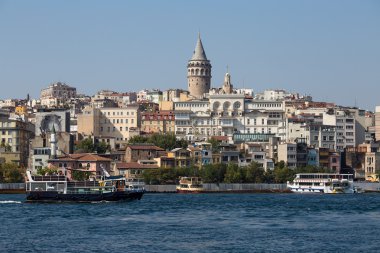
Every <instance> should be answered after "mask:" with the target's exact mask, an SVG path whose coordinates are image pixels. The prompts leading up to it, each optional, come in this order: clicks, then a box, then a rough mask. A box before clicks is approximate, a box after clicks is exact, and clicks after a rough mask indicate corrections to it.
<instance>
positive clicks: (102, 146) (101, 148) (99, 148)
mask: <svg viewBox="0 0 380 253" xmlns="http://www.w3.org/2000/svg"><path fill="white" fill-rule="evenodd" d="M95 149H96V153H98V154H104V153H106V152H107V151H110V146H109V145H107V143H105V142H104V141H102V142H99V143H97V144H96V145H95Z"/></svg>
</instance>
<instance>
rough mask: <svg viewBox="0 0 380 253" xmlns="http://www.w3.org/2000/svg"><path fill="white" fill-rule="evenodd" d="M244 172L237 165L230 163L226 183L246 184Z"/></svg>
mask: <svg viewBox="0 0 380 253" xmlns="http://www.w3.org/2000/svg"><path fill="white" fill-rule="evenodd" d="M244 179H245V176H244V171H243V169H242V168H241V167H239V166H238V165H237V164H234V163H230V164H228V165H227V170H226V174H225V176H224V182H226V183H242V182H244Z"/></svg>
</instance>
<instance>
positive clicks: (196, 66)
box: [187, 34, 211, 98]
mask: <svg viewBox="0 0 380 253" xmlns="http://www.w3.org/2000/svg"><path fill="white" fill-rule="evenodd" d="M187 81H188V85H189V92H190V95H191V96H193V97H195V98H202V97H203V94H204V93H209V90H210V87H211V64H210V61H209V60H207V57H206V53H205V50H204V49H203V45H202V40H201V36H200V35H199V34H198V41H197V45H196V46H195V50H194V54H193V57H191V60H189V63H188V64H187Z"/></svg>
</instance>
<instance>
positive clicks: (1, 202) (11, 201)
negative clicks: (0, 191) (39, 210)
mask: <svg viewBox="0 0 380 253" xmlns="http://www.w3.org/2000/svg"><path fill="white" fill-rule="evenodd" d="M0 204H21V201H15V200H0Z"/></svg>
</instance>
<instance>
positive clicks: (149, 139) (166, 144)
mask: <svg viewBox="0 0 380 253" xmlns="http://www.w3.org/2000/svg"><path fill="white" fill-rule="evenodd" d="M128 143H129V144H135V143H152V144H154V145H156V146H157V147H160V148H163V149H165V150H172V149H175V148H187V146H188V144H189V143H188V142H187V141H186V140H184V139H180V140H177V138H176V136H175V135H174V134H160V133H154V134H152V135H149V136H144V135H135V136H133V137H132V138H131V139H130V140H129V142H128Z"/></svg>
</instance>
